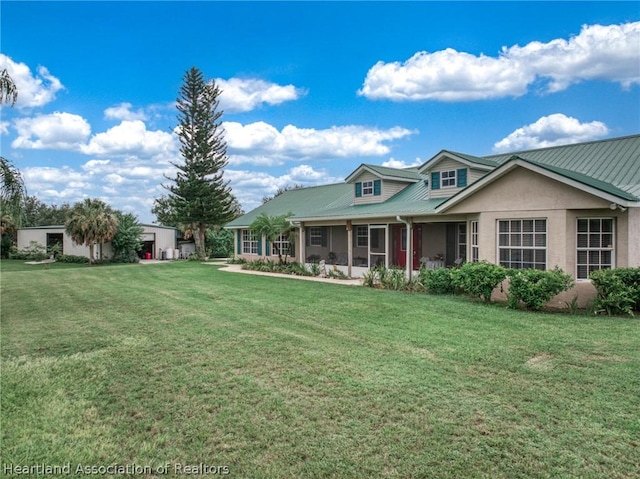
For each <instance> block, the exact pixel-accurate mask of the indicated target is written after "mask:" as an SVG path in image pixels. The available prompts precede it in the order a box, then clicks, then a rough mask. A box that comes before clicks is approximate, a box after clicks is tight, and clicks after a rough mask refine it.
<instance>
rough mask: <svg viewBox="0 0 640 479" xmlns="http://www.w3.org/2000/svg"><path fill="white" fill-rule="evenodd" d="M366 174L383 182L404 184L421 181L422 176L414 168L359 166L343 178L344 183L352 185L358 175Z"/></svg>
mask: <svg viewBox="0 0 640 479" xmlns="http://www.w3.org/2000/svg"><path fill="white" fill-rule="evenodd" d="M365 172H368V173H371V174H372V175H375V176H377V177H378V178H380V179H383V180H393V181H401V182H405V183H415V182H417V181H421V180H422V176H421V175H420V173H418V170H417V169H416V168H390V167H388V166H378V165H368V164H365V163H363V164H361V165H360V166H359V167H358V168H356V169H355V170H354V171H353V173H351V174H350V175H349V176H347V178H345V180H344V181H345V182H346V183H352V182H353V181H355V180H356V179H357V178H358V177H359V176H360V175H362V174H363V173H365Z"/></svg>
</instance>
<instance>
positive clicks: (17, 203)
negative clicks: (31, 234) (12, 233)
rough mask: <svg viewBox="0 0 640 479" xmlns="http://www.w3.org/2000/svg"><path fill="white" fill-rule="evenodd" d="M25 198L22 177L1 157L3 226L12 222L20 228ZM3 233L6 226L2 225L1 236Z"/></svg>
mask: <svg viewBox="0 0 640 479" xmlns="http://www.w3.org/2000/svg"><path fill="white" fill-rule="evenodd" d="M25 196H26V189H25V187H24V181H23V179H22V175H21V174H20V172H19V171H18V169H17V168H16V167H15V166H13V165H12V164H11V162H9V160H7V159H5V158H3V157H1V156H0V210H1V213H0V215H1V216H2V218H3V221H2V222H3V224H4V223H5V220H6V221H9V220H10V222H12V223H13V224H14V225H15V226H20V223H21V219H22V206H23V204H24V199H25ZM3 231H4V226H2V225H0V234H1V233H2V232H3Z"/></svg>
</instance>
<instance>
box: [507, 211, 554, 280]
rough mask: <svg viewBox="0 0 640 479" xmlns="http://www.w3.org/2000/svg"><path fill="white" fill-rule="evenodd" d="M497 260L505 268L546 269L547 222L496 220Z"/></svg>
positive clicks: (535, 220)
mask: <svg viewBox="0 0 640 479" xmlns="http://www.w3.org/2000/svg"><path fill="white" fill-rule="evenodd" d="M498 258H499V261H500V264H501V265H502V266H505V267H506V268H516V269H523V268H535V269H547V220H542V219H526V220H498Z"/></svg>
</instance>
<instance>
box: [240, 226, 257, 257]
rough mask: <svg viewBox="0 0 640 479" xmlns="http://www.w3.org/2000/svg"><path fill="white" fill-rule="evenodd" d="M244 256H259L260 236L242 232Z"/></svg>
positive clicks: (250, 232)
mask: <svg viewBox="0 0 640 479" xmlns="http://www.w3.org/2000/svg"><path fill="white" fill-rule="evenodd" d="M242 254H255V255H257V254H258V235H257V234H255V233H254V232H252V231H251V230H242Z"/></svg>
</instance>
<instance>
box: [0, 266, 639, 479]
mask: <svg viewBox="0 0 640 479" xmlns="http://www.w3.org/2000/svg"><path fill="white" fill-rule="evenodd" d="M4 265H5V263H4V262H2V264H0V271H1V274H0V292H1V308H2V309H1V335H2V340H1V343H0V353H1V358H2V376H1V397H0V398H1V401H2V402H1V405H0V406H1V411H0V413H1V414H0V417H1V418H2V419H1V420H2V424H1V434H2V436H1V438H2V444H1V445H0V446H1V447H0V450H1V451H2V465H0V467H2V468H3V470H4V472H5V474H4V475H5V476H6V477H11V475H10V474H6V472H7V470H8V469H7V465H11V466H12V467H13V466H15V465H20V466H29V465H38V464H45V465H49V466H58V467H62V466H65V465H69V466H70V469H71V472H73V471H74V470H76V468H77V467H78V465H80V466H81V467H94V468H99V467H102V468H105V467H106V466H109V465H113V464H116V463H117V464H119V465H128V466H131V465H135V466H136V467H139V468H145V470H144V472H145V473H146V474H147V475H146V476H145V477H166V476H165V475H160V473H161V472H164V467H165V465H169V471H170V472H171V474H170V475H169V476H171V475H179V473H182V474H184V472H185V470H187V471H192V472H201V473H202V474H200V475H198V474H192V475H190V477H211V476H212V475H213V474H212V470H213V468H215V467H216V466H224V467H228V473H229V474H228V475H229V477H238V478H274V477H287V478H294V477H295V478H327V477H335V478H374V477H397V478H438V477H446V478H460V477H474V478H475V477H487V478H489V477H491V478H501V477H502V478H538V477H539V478H547V477H584V478H628V477H634V476H636V475H637V467H638V464H639V463H640V440H639V438H640V419H639V416H638V411H640V373H639V372H640V334H639V333H640V321H639V320H638V319H636V318H601V317H586V316H568V315H560V314H533V313H526V312H518V311H512V310H507V309H505V308H504V307H503V306H496V305H484V304H478V303H474V302H471V301H466V300H465V299H464V298H460V297H455V298H450V297H437V296H426V295H422V294H405V293H397V292H392V291H380V290H374V289H370V288H360V287H353V286H345V285H340V284H325V283H315V282H307V281H299V280H296V279H290V278H282V279H281V278H272V277H264V276H252V275H247V274H234V273H227V272H222V271H219V270H218V267H215V266H211V265H202V264H199V263H194V262H176V263H172V264H158V265H144V266H142V265H129V266H127V267H122V266H101V267H87V266H83V267H80V268H72V269H54V268H51V269H48V270H44V269H41V268H36V269H33V270H23V271H12V270H11V268H5V267H4ZM189 466H197V467H199V468H200V469H197V468H194V469H188V467H189ZM204 466H206V467H209V469H207V468H205V467H204ZM131 467H133V466H131ZM185 468H186V469H185ZM129 470H131V469H129ZM13 471H14V472H15V471H16V469H15V468H14V469H13ZM103 471H104V469H103ZM110 471H112V472H113V471H116V472H114V473H113V474H112V475H113V476H114V477H123V474H124V473H123V474H120V472H122V470H114V469H111V470H110ZM138 472H140V470H138ZM149 472H150V473H149ZM216 472H218V473H223V472H227V469H217V470H216ZM23 477H25V476H23Z"/></svg>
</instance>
